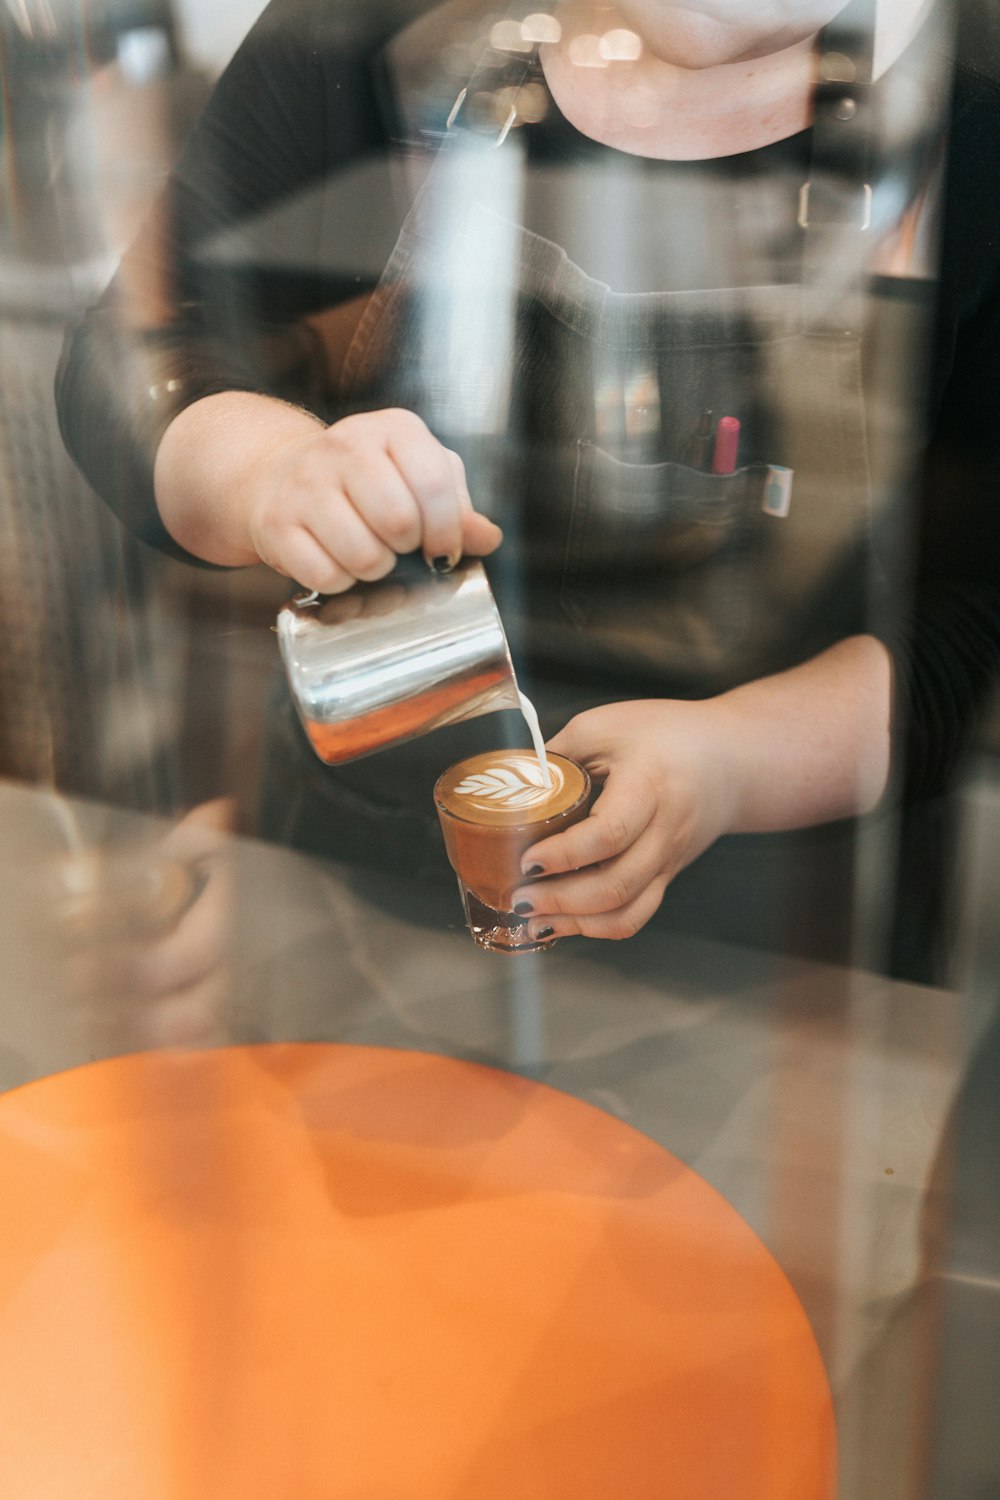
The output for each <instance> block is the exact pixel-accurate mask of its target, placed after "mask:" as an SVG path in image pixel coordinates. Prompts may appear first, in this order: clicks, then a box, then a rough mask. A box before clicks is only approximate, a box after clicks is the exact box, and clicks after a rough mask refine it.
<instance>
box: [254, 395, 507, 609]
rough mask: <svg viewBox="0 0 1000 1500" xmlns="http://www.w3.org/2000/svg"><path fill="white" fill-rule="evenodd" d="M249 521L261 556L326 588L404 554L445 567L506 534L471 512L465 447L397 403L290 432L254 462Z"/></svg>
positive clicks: (374, 573)
mask: <svg viewBox="0 0 1000 1500" xmlns="http://www.w3.org/2000/svg"><path fill="white" fill-rule="evenodd" d="M245 521H246V527H247V535H248V539H249V541H250V544H251V546H252V548H253V550H254V552H255V553H256V555H257V557H259V558H260V559H261V561H262V562H265V563H267V564H268V565H269V566H270V567H272V568H274V569H275V570H276V571H277V572H279V573H283V574H285V575H287V576H288V577H289V578H293V579H294V580H295V581H296V582H297V583H300V584H302V585H303V586H304V587H305V588H308V589H315V590H316V591H317V592H318V593H321V594H339V593H343V592H344V590H345V589H349V588H351V587H352V586H353V585H354V584H355V583H357V582H358V581H359V580H364V581H365V582H369V583H370V582H372V581H373V580H375V579H377V578H383V577H384V576H385V575H386V574H387V573H390V572H391V571H392V569H393V567H394V566H395V563H396V558H397V557H398V556H399V555H401V554H403V553H407V552H416V551H422V552H423V554H424V556H425V557H426V559H427V561H428V563H429V564H430V565H431V566H432V567H434V568H436V569H438V570H439V571H442V572H443V571H446V570H447V569H448V568H450V567H453V566H454V564H455V563H456V562H457V561H458V559H459V558H460V557H461V556H462V555H463V553H471V554H473V555H474V556H484V555H486V554H488V553H490V552H492V551H493V550H494V549H495V548H496V547H498V546H499V544H500V541H501V539H502V532H501V531H500V528H499V527H498V526H496V525H494V523H493V522H492V521H490V520H488V519H487V517H486V516H483V515H480V514H479V513H478V512H477V511H475V510H473V508H472V501H471V499H470V498H469V491H468V486H467V484H466V479H465V468H464V465H463V463H462V460H461V459H460V458H459V456H458V454H457V453H453V452H452V451H451V450H450V449H448V448H445V447H444V446H443V444H442V443H440V442H439V441H438V439H437V438H436V437H435V436H434V435H433V433H432V432H431V431H430V430H429V429H428V427H427V426H426V425H425V424H424V422H423V421H422V420H421V419H420V417H418V416H416V415H415V414H414V413H413V412H411V411H404V410H399V409H389V410H386V411H374V412H363V413H360V414H358V415H356V416H350V417H344V418H343V419H342V420H341V421H339V422H335V423H334V424H333V426H331V427H319V426H317V425H312V426H311V428H310V430H309V431H307V432H303V433H302V434H301V435H296V436H295V437H293V438H290V439H289V438H285V439H284V440H283V441H282V442H281V443H279V444H278V445H277V446H276V447H275V448H274V449H273V450H272V451H271V452H269V453H268V454H267V455H266V456H265V457H264V459H263V462H261V463H259V464H258V465H257V466H256V468H255V471H254V473H253V477H252V481H251V484H250V486H249V493H248V496H247V509H246V512H245Z"/></svg>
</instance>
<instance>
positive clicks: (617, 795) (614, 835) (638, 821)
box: [521, 747, 656, 875]
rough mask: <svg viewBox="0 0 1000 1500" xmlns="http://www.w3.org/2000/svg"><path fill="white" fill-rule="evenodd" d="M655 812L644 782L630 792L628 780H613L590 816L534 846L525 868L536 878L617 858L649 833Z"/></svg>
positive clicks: (523, 864)
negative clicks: (646, 831)
mask: <svg viewBox="0 0 1000 1500" xmlns="http://www.w3.org/2000/svg"><path fill="white" fill-rule="evenodd" d="M550 748H551V747H550ZM560 753H564V752H560ZM655 811H656V802H655V800H654V799H653V798H652V797H650V796H648V795H647V794H646V792H645V788H644V787H643V785H642V783H640V782H635V783H633V784H632V785H630V786H628V788H627V789H626V786H625V778H621V779H619V778H617V777H614V776H612V777H609V779H608V781H607V783H606V785H605V787H604V790H603V792H602V793H601V795H600V796H599V797H598V799H597V801H596V802H595V803H594V805H593V807H592V809H591V812H590V816H589V817H587V818H584V820H583V822H582V823H575V824H574V825H573V827H572V828H567V829H566V831H565V832H564V833H557V834H554V835H553V836H552V838H548V839H543V840H542V842H541V843H538V844H532V846H531V848H530V849H526V850H525V852H524V854H523V855H522V857H521V869H522V870H523V871H524V873H525V874H527V873H528V871H529V870H530V871H531V873H532V875H559V874H563V873H564V872H565V871H567V870H580V869H582V868H583V867H584V866H585V865H595V864H599V863H601V862H602V861H603V860H608V859H614V857H615V856H616V855H618V854H622V853H624V851H625V850H626V849H629V848H630V847H631V846H632V845H633V844H634V843H635V842H636V840H637V839H638V838H639V837H640V835H641V834H643V833H644V832H645V830H646V829H647V828H648V827H649V824H650V821H651V820H652V818H653V815H654V813H655Z"/></svg>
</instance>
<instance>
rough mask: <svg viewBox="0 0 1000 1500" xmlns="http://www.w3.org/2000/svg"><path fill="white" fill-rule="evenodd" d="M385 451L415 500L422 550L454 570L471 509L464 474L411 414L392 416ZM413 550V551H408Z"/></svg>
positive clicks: (447, 452) (418, 543)
mask: <svg viewBox="0 0 1000 1500" xmlns="http://www.w3.org/2000/svg"><path fill="white" fill-rule="evenodd" d="M391 416H392V418H393V420H392V421H391V423H389V425H388V434H387V436H388V440H387V445H386V451H387V453H388V455H389V457H390V458H391V460H392V462H393V463H394V464H395V466H396V468H397V470H398V471H399V474H400V475H401V477H402V479H403V480H404V481H405V483H406V485H407V487H408V489H409V491H410V494H411V495H412V496H413V499H414V502H415V504H416V508H417V513H418V516H419V534H418V536H417V538H416V539H415V540H414V542H413V548H415V547H418V546H419V547H420V548H421V550H422V551H423V554H424V556H425V557H426V559H427V561H428V562H430V563H434V562H435V561H440V562H441V564H442V565H443V564H444V561H445V560H446V561H447V563H448V565H450V566H452V567H454V565H455V563H456V562H457V561H458V559H459V558H460V557H461V555H462V511H463V499H464V502H465V503H466V504H469V505H471V501H470V500H469V497H468V490H467V488H466V485H465V469H464V467H463V466H462V465H461V460H459V464H458V466H457V467H456V464H455V462H454V459H455V458H457V454H456V455H452V454H451V453H449V451H448V449H447V448H445V447H444V446H443V444H441V443H439V442H438V440H437V438H436V437H434V436H433V434H432V433H431V432H430V431H429V429H428V428H427V427H426V426H425V425H424V423H423V422H422V421H421V420H420V418H419V417H416V416H414V415H413V413H412V412H394V413H391ZM408 550H413V549H412V548H411V549H408Z"/></svg>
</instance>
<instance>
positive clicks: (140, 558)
mask: <svg viewBox="0 0 1000 1500" xmlns="http://www.w3.org/2000/svg"><path fill="white" fill-rule="evenodd" d="M991 3H992V0H991ZM994 8H995V7H994ZM262 9H263V5H262V4H261V3H260V0H209V3H207V4H206V3H204V0H91V3H90V4H88V5H82V4H80V3H78V0H0V48H2V64H0V65H2V69H3V112H2V122H0V129H2V135H3V156H2V176H0V631H2V636H3V652H2V658H0V662H2V665H0V776H3V777H5V778H11V779H13V780H15V781H18V782H23V783H27V784H30V785H32V786H36V787H39V788H43V789H46V790H48V791H50V792H53V793H56V794H57V795H60V796H62V795H63V794H65V795H67V796H73V797H82V798H85V799H92V800H93V801H95V802H97V803H99V804H101V805H102V806H109V807H112V808H122V809H131V810H137V811H142V812H153V813H162V814H166V815H168V816H171V817H175V816H179V815H180V814H182V813H183V812H184V811H186V810H187V809H190V808H191V807H193V806H195V805H197V804H201V803H204V802H206V801H208V800H209V799H214V798H219V797H227V798H229V799H231V800H232V806H233V809H234V811H233V822H234V826H235V828H236V829H237V830H238V831H245V832H252V830H253V826H254V808H255V803H256V795H257V782H258V776H259V769H260V754H261V733H262V727H263V722H264V706H265V699H266V696H267V693H268V691H269V689H270V685H271V682H272V677H273V672H274V668H275V665H276V660H277V657H276V645H275V638H274V635H273V633H272V630H271V626H272V624H273V621H274V616H275V612H276V610H277V608H278V606H279V605H280V603H281V602H282V600H283V599H284V598H285V597H286V596H287V594H288V592H289V587H288V585H287V583H286V582H285V581H283V580H281V579H278V578H276V577H275V576H274V575H273V574H271V573H269V572H268V571H266V570H263V569H252V570H245V571H241V572H239V573H212V572H202V571H198V570H194V569H189V568H185V567H184V566H182V565H181V564H178V563H174V562H172V561H171V560H170V559H168V558H166V557H163V556H161V555H158V554H153V553H152V552H151V551H149V550H148V549H146V548H144V547H143V546H142V545H141V544H140V543H138V542H137V541H135V540H134V539H133V538H131V536H129V535H128V534H127V533H126V532H125V531H124V529H123V528H122V527H121V526H120V525H119V524H118V523H117V522H116V521H115V520H114V518H113V517H112V516H111V515H110V514H109V513H108V512H107V511H106V510H105V508H104V506H103V505H102V503H101V502H100V501H98V500H97V499H96V498H95V497H94V496H93V494H92V493H91V492H90V491H89V489H88V487H87V486H86V485H85V483H84V482H83V480H82V479H81V478H80V476H79V475H78V474H77V472H76V470H75V469H74V468H73V466H72V465H71V463H70V460H69V459H68V457H67V456H66V455H65V452H64V450H63V446H62V442H61V439H60V435H59V430H58V424H57V419H56V413H55V408H54V401H53V393H52V392H53V378H54V374H55V369H56V365H57V361H58V358H59V353H60V349H61V346H62V340H63V335H64V331H65V328H66V325H67V323H68V322H70V321H71V320H72V319H73V318H74V317H75V316H76V315H77V314H78V313H79V312H80V311H82V309H83V308H84V307H86V306H87V305H88V304H89V303H90V302H92V301H93V300H94V299H95V297H96V296H97V295H98V294H99V293H100V291H101V290H102V289H103V287H104V286H105V284H106V283H107V281H108V279H109V277H110V275H111V273H112V271H113V269H114V266H115V264H116V262H117V259H118V257H119V255H120V254H121V252H122V250H123V248H124V247H125V246H126V245H127V244H128V243H129V241H130V240H131V238H132V236H133V235H134V233H135V232H136V229H137V227H138V226H139V224H140V223H141V221H142V218H143V215H144V213H145V212H146V211H147V209H148V207H149V205H150V203H151V201H152V200H153V198H154V196H155V194H156V192H157V190H158V187H159V186H160V184H161V183H162V181H163V178H164V175H165V173H166V172H167V171H168V169H169V166H170V164H171V162H172V161H173V160H174V159H175V157H176V154H177V152H178V150H179V147H180V145H181V143H182V141H183V139H184V136H185V133H186V131H187V129H188V128H189V126H190V124H191V122H192V120H193V119H194V117H195V116H196V114H197V112H198V110H199V109H200V107H201V105H202V103H203V101H204V100H205V98H206V96H207V93H208V91H209V90H210V88H211V86H212V83H213V81H214V79H215V78H216V77H217V76H218V74H219V72H220V71H221V69H222V68H223V66H224V65H225V63H226V61H227V59H228V58H229V57H230V56H231V54H232V52H233V50H234V49H235V47H236V46H237V44H238V42H239V41H240V39H241V38H242V36H243V35H244V34H245V32H246V31H247V29H248V28H249V27H250V25H251V24H252V23H253V21H254V20H255V19H256V17H257V16H258V14H259V13H260V11H261V10H262ZM981 10H982V14H983V16H984V18H985V17H986V16H987V15H988V14H990V6H988V5H986V4H985V3H984V4H983V5H982V7H981ZM954 827H955V836H956V849H957V853H956V863H955V880H954V883H953V888H952V904H953V924H954V934H955V940H954V951H955V954H956V959H955V966H954V973H953V975H952V983H953V985H954V986H955V988H957V989H960V990H962V991H963V992H964V994H965V995H966V996H967V998H968V1002H969V1004H968V1009H967V1012H966V1014H967V1016H968V1026H969V1035H970V1050H971V1051H975V1046H976V1042H977V1038H978V1037H979V1036H980V1035H986V1034H987V1025H988V1021H989V1018H990V1016H991V1015H992V1013H993V1011H994V1009H995V1006H996V998H997V993H998V980H1000V899H998V893H1000V714H998V713H997V712H996V711H995V710H994V711H993V712H992V714H991V716H990V718H989V721H988V723H987V724H986V725H985V726H984V728H983V731H982V733H981V734H980V736H979V739H978V741H977V743H976V744H975V746H974V747H973V751H972V753H971V754H970V755H969V757H968V759H967V761H966V764H965V766H964V768H963V774H962V777H961V782H960V785H959V787H958V788H957V789H956V793H955V806H954ZM994 1035H995V1028H994ZM998 1078H1000V1057H998V1049H997V1047H996V1046H995V1045H993V1046H992V1050H990V1048H989V1045H987V1047H986V1048H985V1050H980V1052H979V1056H978V1060H977V1061H976V1063H975V1065H974V1067H973V1069H972V1072H971V1074H970V1079H971V1081H970V1086H969V1088H968V1090H967V1091H966V1095H965V1099H964V1102H963V1105H962V1107H961V1108H960V1110H959V1114H958V1123H957V1126H956V1136H955V1139H956V1140H957V1141H958V1155H957V1165H956V1168H955V1170H956V1174H957V1181H958V1192H957V1197H956V1202H957V1207H958V1217H957V1219H956V1228H955V1237H954V1240H955V1248H954V1251H953V1269H954V1276H953V1277H952V1280H951V1288H950V1298H949V1300H948V1302H947V1304H946V1308H945V1313H944V1321H945V1333H944V1343H943V1348H944V1351H945V1354H944V1358H945V1379H944V1380H943V1381H942V1384H941V1391H942V1394H941V1422H940V1431H939V1433H938V1434H937V1437H936V1439H935V1452H936V1455H937V1456H936V1459H935V1472H936V1476H937V1477H936V1481H935V1482H936V1484H937V1485H938V1490H937V1491H936V1494H940V1496H941V1497H942V1500H943V1497H945V1496H948V1500H961V1497H963V1496H969V1497H970V1500H986V1497H987V1495H989V1496H991V1497H995V1495H996V1494H997V1490H996V1489H993V1488H990V1486H991V1485H992V1484H994V1483H996V1482H997V1473H998V1469H997V1467H995V1465H996V1454H995V1434H994V1431H993V1426H992V1422H991V1421H990V1420H988V1419H987V1418H986V1416H985V1414H986V1413H988V1412H989V1411H990V1410H991V1408H995V1404H996V1400H998V1399H1000V1392H997V1391H996V1384H997V1362H996V1360H995V1359H994V1360H993V1361H992V1363H991V1362H990V1361H989V1360H988V1359H986V1358H983V1359H982V1360H980V1359H979V1357H978V1355H976V1356H975V1357H973V1356H972V1355H971V1354H970V1350H971V1349H972V1342H973V1341H972V1334H973V1332H974V1331H978V1332H979V1333H980V1335H981V1333H982V1330H984V1329H991V1328H996V1329H997V1330H998V1331H1000V1315H998V1312H997V1308H998V1307H1000V1269H998V1265H997V1261H996V1252H997V1243H998V1241H1000V1226H997V1224H996V1222H995V1220H996V1208H995V1205H996V1203H997V1202H998V1201H1000V1187H998V1184H997V1169H996V1166H995V1164H994V1163H995V1161H996V1158H997V1157H998V1156H1000V1143H998V1142H997V1140H996V1137H995V1135H993V1134H992V1133H991V1132H992V1131H993V1130H994V1128H995V1125H996V1100H997V1098H998V1097H1000V1087H998ZM991 1215H992V1217H991ZM963 1216H964V1217H963ZM977 1347H980V1348H982V1347H983V1345H982V1341H981V1339H980V1343H979V1344H978V1345H977ZM996 1347H997V1346H996V1343H995V1342H994V1344H993V1348H994V1350H995V1348H996ZM991 1381H992V1384H993V1392H994V1393H993V1395H990V1390H991V1386H990V1382H991ZM970 1414H973V1415H975V1414H979V1416H980V1417H982V1418H983V1419H982V1420H976V1421H975V1422H973V1423H972V1424H971V1426H970V1421H969V1418H970Z"/></svg>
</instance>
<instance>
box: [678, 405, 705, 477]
mask: <svg viewBox="0 0 1000 1500" xmlns="http://www.w3.org/2000/svg"><path fill="white" fill-rule="evenodd" d="M711 456H712V408H711V407H710V406H706V407H704V408H703V410H702V413H701V416H700V417H699V418H698V422H697V425H696V427H695V429H694V431H693V432H692V433H691V436H690V437H689V438H688V440H687V442H686V443H685V445H684V450H683V452H682V453H681V459H680V461H681V463H682V464H687V466H688V468H690V469H707V468H708V461H709V459H710V458H711Z"/></svg>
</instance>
